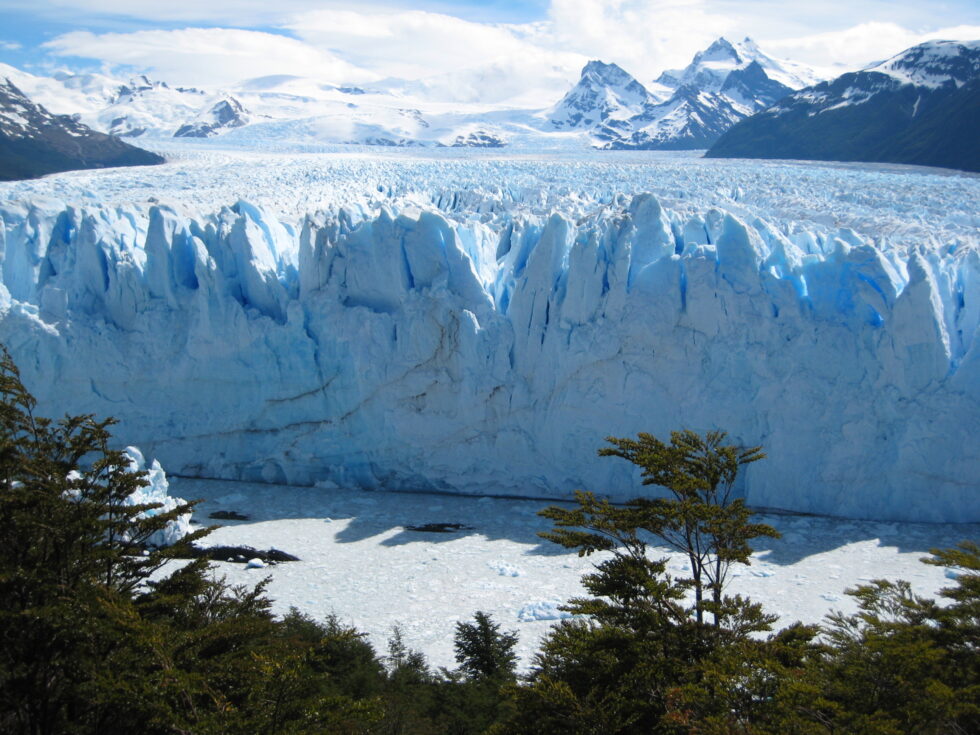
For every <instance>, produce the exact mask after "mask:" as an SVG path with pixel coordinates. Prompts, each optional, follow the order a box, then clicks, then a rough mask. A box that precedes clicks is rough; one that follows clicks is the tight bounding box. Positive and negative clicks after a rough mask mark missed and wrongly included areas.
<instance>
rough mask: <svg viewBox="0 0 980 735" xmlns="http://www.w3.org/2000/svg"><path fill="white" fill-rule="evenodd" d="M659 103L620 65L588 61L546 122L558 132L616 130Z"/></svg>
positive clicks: (660, 100)
mask: <svg viewBox="0 0 980 735" xmlns="http://www.w3.org/2000/svg"><path fill="white" fill-rule="evenodd" d="M662 101H663V99H658V98H657V97H654V96H653V95H652V94H651V93H650V92H649V91H647V88H646V87H644V86H643V85H642V84H640V83H639V82H638V81H637V80H636V79H634V78H633V77H632V76H631V75H630V74H628V73H627V72H625V71H624V70H623V69H622V67H620V66H619V65H617V64H605V63H603V62H601V61H590V62H589V63H588V64H586V65H585V67H584V68H583V69H582V77H581V78H580V79H579V81H578V83H577V84H576V85H575V86H574V87H572V89H571V90H570V91H569V92H568V93H567V94H566V95H565V96H564V97H562V99H561V100H560V101H559V102H558V104H557V105H555V106H554V108H552V110H551V111H550V112H549V114H548V119H549V120H550V121H551V124H552V125H553V126H554V127H555V128H557V129H559V130H562V129H571V128H577V129H591V128H596V127H601V126H604V125H608V124H610V123H612V125H613V127H614V128H615V127H617V126H618V124H619V123H622V122H628V121H629V120H632V119H633V118H635V117H637V116H639V115H643V114H645V113H647V111H648V110H650V109H651V108H653V107H655V106H656V105H657V104H658V103H660V102H662Z"/></svg>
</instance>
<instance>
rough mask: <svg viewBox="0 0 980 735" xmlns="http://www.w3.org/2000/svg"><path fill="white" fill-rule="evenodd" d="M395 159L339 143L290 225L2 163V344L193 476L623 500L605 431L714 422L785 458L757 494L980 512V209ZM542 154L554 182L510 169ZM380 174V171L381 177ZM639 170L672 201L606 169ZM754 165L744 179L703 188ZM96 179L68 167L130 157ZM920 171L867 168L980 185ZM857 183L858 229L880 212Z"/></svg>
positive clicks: (898, 512)
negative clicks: (909, 224)
mask: <svg viewBox="0 0 980 735" xmlns="http://www.w3.org/2000/svg"><path fill="white" fill-rule="evenodd" d="M323 160H328V159H323ZM339 163H340V161H337V164H339ZM253 164H254V162H251V161H250V162H249V163H248V165H249V170H250V171H252V170H254V168H255V166H254V165H253ZM389 164H390V165H385V166H380V165H379V166H377V168H374V167H373V166H374V164H372V163H371V162H370V161H367V162H353V163H348V165H349V166H350V168H349V169H348V170H347V171H346V172H345V174H344V175H343V177H341V178H342V179H343V181H342V182H335V184H336V185H338V186H339V184H340V183H343V184H344V185H345V186H351V184H352V183H353V187H352V188H349V189H347V193H346V194H341V193H340V192H341V188H334V190H333V192H334V193H333V195H332V196H333V199H332V202H333V204H332V206H328V207H325V208H324V209H323V211H321V212H319V213H311V214H309V215H305V216H301V217H298V218H297V217H294V216H283V215H280V214H277V211H280V212H281V211H284V210H283V208H282V207H281V206H279V207H277V208H275V209H272V208H269V207H267V206H266V204H264V203H263V200H262V199H261V198H259V199H256V201H257V202H258V206H256V204H252V203H249V202H247V201H239V202H238V203H236V204H235V205H234V206H231V207H222V208H220V209H218V210H213V209H212V210H211V211H207V210H201V209H200V208H198V207H196V206H195V207H188V206H187V205H186V204H182V203H181V202H179V201H175V202H174V203H173V205H172V206H163V205H159V204H154V203H152V202H150V203H143V204H137V203H135V202H134V201H133V200H132V198H131V197H129V195H127V196H126V197H120V201H122V200H124V199H127V197H129V199H128V200H129V203H128V204H126V203H120V204H116V205H111V206H97V205H95V206H93V205H77V204H73V205H59V204H57V203H56V202H52V201H51V200H50V199H49V200H47V202H45V200H44V199H42V198H39V196H38V195H39V194H40V192H41V191H42V190H44V189H45V187H46V188H47V190H48V191H49V192H51V191H53V190H54V189H56V188H57V186H58V184H59V181H58V180H57V177H55V178H54V179H52V180H50V181H46V182H44V183H34V184H33V185H32V186H30V187H28V186H27V185H19V186H8V187H7V188H6V189H4V191H5V192H7V195H8V196H11V195H12V194H14V193H16V192H21V193H26V192H28V191H33V192H35V193H34V194H33V195H32V196H31V197H30V198H29V199H20V198H19V197H16V196H11V198H10V199H8V200H7V201H8V204H7V205H5V206H4V207H3V208H2V217H3V220H4V225H3V232H4V238H5V239H4V243H3V245H4V260H3V283H4V289H5V290H6V293H4V300H3V307H2V314H3V317H2V321H0V339H2V340H3V341H4V342H5V343H7V344H8V345H9V346H10V347H11V349H12V350H13V352H14V355H15V357H16V358H17V359H18V360H19V361H20V363H21V367H22V370H23V372H24V376H25V382H26V383H27V384H28V385H29V386H30V387H31V389H32V390H34V391H35V392H37V393H38V394H39V396H40V397H41V399H42V401H43V406H42V407H49V408H53V409H54V410H55V412H63V411H71V412H82V411H85V412H88V411H92V412H96V413H99V414H102V415H105V414H112V415H116V416H117V417H119V418H120V419H121V421H122V423H121V426H120V427H119V434H120V436H125V437H126V439H127V441H133V442H137V443H139V444H140V445H141V446H144V447H146V448H147V449H148V450H149V451H152V453H153V454H154V455H155V456H157V457H160V459H161V460H162V461H163V462H164V463H165V464H166V466H167V467H168V468H169V469H170V470H171V471H172V472H176V473H178V474H196V475H203V476H211V477H225V478H235V479H246V480H259V479H261V480H265V481H275V482H284V481H285V482H290V483H299V484H306V483H309V484H312V483H314V482H316V481H325V480H327V481H333V482H336V483H338V484H341V485H356V486H361V487H388V488H396V489H437V490H446V491H453V492H466V493H510V494H551V495H563V494H566V493H568V492H569V491H570V490H572V489H574V488H576V487H586V488H589V489H594V490H596V491H598V492H607V493H610V494H612V495H614V496H618V497H624V496H627V495H630V494H631V493H633V492H635V490H636V488H637V487H638V485H637V483H636V478H635V477H633V476H632V475H631V473H630V468H629V467H627V466H624V465H625V464H626V463H616V462H614V461H611V460H597V459H596V457H595V454H594V452H595V450H596V449H597V448H598V447H599V446H600V445H601V444H602V439H603V437H604V436H606V435H608V434H614V435H629V434H633V433H635V432H637V431H651V432H655V433H661V434H662V433H664V432H667V431H669V430H671V429H675V428H679V427H681V426H687V427H691V428H695V429H698V430H705V429H709V428H715V427H718V428H722V429H725V430H727V431H729V432H730V433H731V435H732V436H733V437H734V438H735V439H736V440H738V441H742V442H745V443H752V444H755V443H759V444H762V445H764V446H765V448H766V451H767V452H768V454H769V459H768V460H766V461H765V462H762V463H758V464H757V465H753V466H752V468H751V469H750V471H749V472H748V473H747V475H746V478H745V486H744V488H743V492H744V493H745V494H746V497H747V498H748V500H749V502H751V503H754V504H757V505H762V506H771V507H780V508H786V509H792V510H800V511H815V512H827V513H835V514H842V515H851V516H861V517H874V518H892V519H913V518H914V519H920V520H926V519H928V520H943V519H944V520H962V521H967V520H977V519H978V518H980V499H978V496H977V491H976V486H975V470H976V467H977V466H978V463H980V456H978V453H980V450H978V447H977V444H976V442H975V435H976V430H977V425H976V416H977V415H980V413H978V410H977V409H978V403H980V347H978V345H980V340H977V339H976V336H977V325H978V321H980V256H978V252H977V240H976V234H975V233H976V221H975V214H974V215H973V216H974V220H973V221H972V223H971V222H970V221H969V219H968V218H969V216H970V215H968V214H966V212H967V210H968V209H969V208H968V207H967V208H966V209H963V213H958V210H957V208H956V207H955V206H953V207H951V208H950V209H949V210H948V212H947V217H948V218H949V220H948V224H940V221H939V220H937V221H935V222H933V229H934V230H935V229H936V227H937V226H938V227H939V228H940V229H939V231H938V232H937V235H936V239H935V241H934V242H933V243H931V244H930V243H929V242H928V241H927V240H925V239H920V238H917V237H915V238H910V239H912V240H918V241H919V243H920V245H919V246H918V247H909V246H908V245H905V244H902V241H903V240H905V237H904V236H902V237H899V238H897V241H896V240H876V239H875V238H872V237H870V236H868V235H862V234H860V233H858V232H855V231H853V230H847V229H836V228H835V227H834V226H832V225H831V226H827V225H820V224H819V223H817V222H808V223H806V224H805V225H801V224H800V222H799V221H797V222H795V223H794V222H793V221H791V220H784V219H782V218H781V217H766V216H760V215H758V214H753V210H754V209H755V208H756V206H757V203H758V202H760V201H764V198H765V197H766V196H769V195H772V196H773V197H774V199H775V200H782V201H786V199H787V197H788V196H791V195H792V194H791V192H792V190H793V187H797V188H798V187H801V186H804V185H805V182H807V181H811V180H816V181H819V182H820V183H819V186H817V190H822V191H824V192H827V193H829V194H830V195H832V196H836V195H835V194H834V192H835V191H836V192H843V191H860V190H862V187H861V185H860V184H859V182H858V181H856V180H854V179H855V178H856V175H851V180H848V173H847V171H846V170H844V171H841V172H834V170H832V169H802V170H800V169H792V168H789V167H786V166H775V165H774V166H769V167H763V166H759V167H754V168H753V167H749V166H745V165H742V166H741V167H733V166H721V165H719V166H717V167H715V166H714V165H712V164H707V163H698V164H696V165H695V164H691V163H683V162H682V163H680V164H677V165H676V167H675V168H672V167H671V166H668V165H665V166H663V167H661V168H658V167H651V168H649V169H635V168H631V167H630V166H625V167H624V168H622V169H617V168H615V167H596V168H595V169H594V170H593V169H592V168H591V167H590V166H587V165H572V164H558V163H556V164H553V165H549V164H546V163H542V162H540V161H539V162H527V163H526V164H522V163H520V162H515V163H511V164H506V163H501V162H489V161H488V162H486V163H483V164H481V163H479V162H465V163H463V162H460V163H458V164H453V163H452V162H450V161H431V162H421V161H403V162H402V163H390V162H389ZM335 165H336V164H335ZM269 167H270V169H271V168H273V167H277V173H278V174H279V175H281V174H282V168H283V162H282V161H279V162H278V163H276V162H270V164H269ZM166 168H167V170H169V171H170V175H172V176H175V178H177V179H180V178H182V177H180V176H177V174H179V173H180V172H181V169H180V168H179V167H178V168H177V169H176V170H175V169H174V167H166ZM525 168H526V170H527V171H528V174H529V175H533V176H534V177H536V178H537V180H538V181H539V182H540V181H541V180H542V178H547V179H551V180H552V181H553V184H552V185H551V186H549V187H547V190H545V189H542V188H538V189H537V190H535V189H533V188H531V187H523V186H520V185H519V182H520V180H521V175H523V174H522V173H521V172H522V171H524V169H525ZM241 170H242V168H241V165H240V166H239V168H238V171H239V173H240V172H241ZM324 170H325V169H324V164H323V162H322V161H314V162H313V165H312V167H311V168H310V170H309V171H307V172H305V173H300V172H297V175H299V176H307V175H310V174H311V173H312V172H314V171H317V172H322V171H324ZM183 171H184V173H185V174H186V172H187V169H186V168H184V169H183ZM218 171H219V172H220V169H218ZM372 171H375V172H376V173H377V174H378V175H380V176H387V178H388V180H389V182H390V183H389V188H388V189H387V190H386V191H384V192H382V191H379V190H378V189H377V188H376V189H375V192H374V198H373V199H372V198H371V197H370V196H369V192H368V186H369V185H370V184H371V179H370V176H371V175H372V174H371V173H370V172H372ZM467 172H469V173H467ZM532 172H533V174H532ZM647 172H648V175H649V179H647V180H646V181H648V182H651V183H652V182H657V183H656V187H657V190H658V191H659V192H660V193H659V196H652V195H650V194H643V193H638V194H635V195H615V194H613V195H611V196H610V195H607V194H605V193H603V189H601V188H598V187H599V186H600V185H603V184H604V185H608V186H609V187H610V189H615V188H618V187H623V188H625V187H626V186H627V185H628V184H627V182H629V181H631V180H632V181H633V186H635V187H636V186H641V185H642V183H643V182H644V179H643V178H642V175H641V174H643V173H647ZM734 174H737V175H738V177H739V178H740V180H741V181H743V182H744V184H745V187H746V190H744V191H743V190H734V189H732V188H731V187H730V186H729V187H728V188H727V190H726V191H727V193H726V194H725V195H724V196H723V197H719V199H718V201H719V202H720V203H723V204H724V206H711V205H710V204H705V202H709V201H711V200H712V199H713V198H714V196H715V195H714V194H713V193H712V191H711V189H710V187H711V185H712V181H713V179H714V178H715V177H717V180H718V181H719V182H720V181H726V180H727V181H731V180H732V176H733V175H734ZM229 175H230V174H229ZM86 176H87V177H88V178H85V179H82V178H81V177H80V175H76V176H75V177H65V178H63V179H61V182H60V183H62V184H64V183H67V182H70V181H72V180H74V181H81V180H85V181H102V182H103V183H104V185H105V186H109V182H111V181H113V180H114V179H113V174H112V173H111V172H107V174H106V175H104V176H102V177H96V176H92V175H86ZM402 176H404V179H403V180H402V179H401V177H402ZM467 176H472V177H473V178H474V179H477V180H480V181H484V182H487V181H499V182H501V184H503V183H504V182H507V184H508V185H507V186H503V187H501V188H484V189H482V190H481V189H479V187H466V186H463V185H462V182H463V181H464V180H465V178H466V177H467ZM617 177H618V178H617ZM591 179H594V180H595V182H596V184H594V185H593V184H589V185H588V186H587V187H586V186H585V185H584V184H583V182H586V181H589V180H591ZM928 179H929V185H928V186H927V185H926V183H925V182H923V183H922V184H921V185H920V184H918V183H917V181H916V180H915V178H914V177H910V178H904V177H902V176H901V175H895V177H894V178H892V179H889V180H888V181H885V178H884V177H881V178H880V179H877V180H876V181H875V184H876V185H877V186H879V187H880V186H881V185H883V184H885V183H888V184H890V186H891V187H892V193H891V194H889V196H890V197H891V201H892V202H893V205H892V206H893V208H894V209H895V212H896V214H895V215H894V216H896V218H897V219H902V218H903V217H904V215H902V214H900V207H901V206H903V205H900V204H899V202H902V201H905V200H906V199H907V200H908V201H909V202H910V204H909V206H911V202H912V201H914V202H915V205H916V207H917V208H918V209H919V211H920V212H925V211H928V208H929V206H930V204H929V197H930V196H936V197H939V198H940V199H942V198H944V197H946V196H949V195H950V194H951V193H953V192H955V194H954V197H957V198H958V199H959V200H962V201H964V202H966V201H969V197H970V196H971V194H970V193H969V192H970V191H973V192H974V193H975V182H974V180H972V179H950V183H949V185H948V187H944V186H943V185H942V181H943V180H942V179H940V178H939V177H928ZM184 180H185V181H188V179H186V178H184ZM161 181H162V184H163V186H162V187H161V189H160V190H159V191H158V196H166V191H167V189H166V182H167V179H166V176H162V177H161ZM310 181H311V189H310V190H309V191H308V192H307V195H308V196H311V195H313V194H315V183H316V182H315V179H311V180H310ZM411 181H415V182H416V183H415V187H416V188H415V189H414V190H413V189H411V188H409V187H410V183H409V182H411ZM425 181H428V182H429V183H427V184H425V183H423V184H420V183H419V182H425ZM572 181H575V182H577V184H578V188H575V189H572V188H568V187H567V186H566V184H565V183H564V182H572ZM845 181H846V182H847V183H846V184H845V183H844V182H845ZM435 182H438V184H436V183H435ZM515 182H516V183H515ZM681 182H685V183H684V184H683V185H681ZM833 182H837V184H836V186H839V187H840V188H837V189H835V188H833V187H832V186H831V184H832V183H833ZM869 182H870V180H865V182H864V188H865V189H867V190H868V191H870V192H873V191H876V188H875V186H874V185H871V184H870V183H869ZM286 183H287V182H285V181H282V180H280V185H285V184H286ZM133 186H134V187H135V189H134V191H135V190H136V189H138V188H139V187H138V184H136V183H134V184H133ZM258 186H260V187H262V188H271V187H269V185H268V184H262V182H261V181H260V182H259V184H258ZM539 186H540V184H539ZM593 186H595V187H597V188H592V187H593ZM357 187H363V188H360V189H358V188H357ZM698 187H702V188H698ZM705 187H707V188H705ZM964 187H965V188H964ZM971 187H973V188H972V189H971ZM110 188H111V187H110ZM294 188H295V187H294ZM379 188H380V187H379ZM930 188H934V189H936V190H937V191H936V192H935V193H934V194H932V195H930V194H929V193H928V192H929V190H930ZM621 190H623V189H621ZM626 190H628V189H626ZM638 190H639V191H642V189H638ZM358 191H360V192H361V193H360V194H358V193H357V192H358ZM684 195H686V196H687V197H691V199H690V200H689V199H687V198H685V196H684ZM185 196H186V197H190V196H191V194H187V195H185ZM863 196H864V197H872V198H873V196H874V195H872V194H868V195H863ZM803 198H805V197H803ZM264 201H265V202H266V203H268V202H269V201H272V200H271V199H266V200H264ZM837 201H838V208H839V209H840V218H841V219H843V220H847V218H848V217H849V216H850V217H851V218H852V221H854V222H857V221H858V220H859V219H860V217H859V216H858V215H855V214H854V213H855V212H857V211H860V210H861V208H862V207H864V206H865V205H867V206H868V207H869V210H875V211H880V209H881V207H880V206H878V205H877V204H876V203H875V202H874V201H871V200H870V199H869V200H868V201H867V202H865V201H864V200H863V198H862V197H860V196H856V195H855V197H854V198H852V199H850V200H848V199H845V198H841V199H838V200H837ZM964 206H966V205H964ZM819 207H820V208H821V209H825V210H826V209H827V204H826V203H820V204H819ZM726 210H727V211H726ZM849 213H850V214H849ZM964 217H965V218H967V219H962V220H961V219H960V218H964ZM875 229H876V230H877V232H878V233H881V232H883V228H881V227H878V228H875ZM907 232H909V231H907ZM954 233H959V234H954Z"/></svg>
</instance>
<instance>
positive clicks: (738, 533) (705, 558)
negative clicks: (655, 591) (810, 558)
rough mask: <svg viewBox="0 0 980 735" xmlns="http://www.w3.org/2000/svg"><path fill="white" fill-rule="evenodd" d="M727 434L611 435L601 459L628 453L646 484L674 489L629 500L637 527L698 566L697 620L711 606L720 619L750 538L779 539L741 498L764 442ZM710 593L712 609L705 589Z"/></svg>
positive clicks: (694, 571)
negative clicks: (744, 473) (743, 442)
mask: <svg viewBox="0 0 980 735" xmlns="http://www.w3.org/2000/svg"><path fill="white" fill-rule="evenodd" d="M726 437H727V434H725V433H724V432H721V431H709V432H708V433H707V434H705V435H704V436H703V437H702V436H701V435H699V434H697V433H695V432H693V431H687V430H685V431H674V432H671V435H670V444H666V443H665V442H663V441H661V440H660V439H657V438H656V437H654V436H651V435H650V434H645V433H641V434H639V435H638V436H637V438H636V439H620V438H617V437H608V438H607V439H606V441H608V442H609V443H610V444H612V445H613V446H612V447H606V448H603V449H600V450H599V456H601V457H622V458H623V459H627V460H629V461H630V462H632V463H633V464H635V465H637V466H639V467H641V468H642V470H643V472H642V475H643V484H644V485H658V486H660V487H664V488H666V489H667V490H668V491H670V493H671V495H672V497H671V498H637V499H635V500H632V501H630V503H629V504H628V506H629V508H630V510H631V511H633V512H634V514H635V516H636V521H637V524H636V525H637V527H638V528H640V529H643V530H645V531H648V532H649V533H651V534H653V535H654V536H656V537H657V538H659V539H660V540H662V541H663V542H664V543H666V544H667V546H669V547H670V548H672V549H674V550H675V551H679V552H681V553H682V554H684V555H685V556H686V557H687V559H688V562H689V565H690V569H691V581H692V584H693V587H694V595H695V611H696V614H697V619H698V622H701V621H702V620H703V619H704V612H705V611H706V610H707V609H709V608H710V609H711V611H712V613H713V617H714V623H715V625H716V626H717V625H718V624H719V622H720V612H721V610H720V607H721V602H722V600H721V597H722V590H723V588H724V586H725V582H726V581H727V579H728V571H729V569H730V567H731V565H732V563H734V562H738V563H740V564H749V563H750V561H749V557H750V556H751V555H752V547H751V546H750V542H751V541H752V540H753V539H756V538H759V537H765V536H768V537H770V538H778V537H779V533H778V532H777V531H776V530H775V529H774V528H772V527H771V526H768V525H765V524H761V523H751V522H750V520H749V519H750V518H751V515H752V512H751V511H750V510H749V509H748V507H746V505H745V501H744V500H743V499H742V498H736V497H734V494H733V491H734V488H735V481H736V478H737V477H738V473H739V470H740V468H742V467H743V466H745V465H748V464H752V463H753V462H758V461H759V460H761V459H764V458H765V456H766V455H765V454H764V453H763V452H762V447H743V446H739V445H735V444H725V443H724V442H725V439H726ZM706 591H707V592H708V593H709V594H710V595H711V602H712V604H711V605H710V606H708V605H705V603H704V594H705V592H706Z"/></svg>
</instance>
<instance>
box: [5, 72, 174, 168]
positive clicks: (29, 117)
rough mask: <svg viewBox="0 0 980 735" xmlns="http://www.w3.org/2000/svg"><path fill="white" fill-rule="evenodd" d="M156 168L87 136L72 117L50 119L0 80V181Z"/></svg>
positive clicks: (114, 142) (96, 135) (91, 133)
mask: <svg viewBox="0 0 980 735" xmlns="http://www.w3.org/2000/svg"><path fill="white" fill-rule="evenodd" d="M155 163H163V158H161V157H160V156H158V155H157V154H155V153H150V152H149V151H145V150H143V149H141V148H136V147H134V146H131V145H129V144H127V143H124V142H123V141H121V140H119V139H118V138H115V137H113V136H110V135H106V134H104V133H100V132H97V131H95V130H92V129H91V128H89V127H88V126H86V125H84V124H82V123H80V122H79V121H78V120H77V119H75V118H74V117H70V116H67V115H52V114H51V113H50V112H48V111H47V110H46V109H45V108H44V107H42V106H40V105H37V104H35V103H34V102H32V101H31V100H30V99H28V97H27V96H26V95H24V93H23V92H21V91H20V90H19V89H18V88H17V87H16V86H14V84H13V83H12V82H10V81H9V80H7V79H0V180H5V181H9V180H14V179H28V178H35V177H38V176H43V175H44V174H50V173H55V172H57V171H71V170H75V169H86V168H105V167H110V166H144V165H149V164H155Z"/></svg>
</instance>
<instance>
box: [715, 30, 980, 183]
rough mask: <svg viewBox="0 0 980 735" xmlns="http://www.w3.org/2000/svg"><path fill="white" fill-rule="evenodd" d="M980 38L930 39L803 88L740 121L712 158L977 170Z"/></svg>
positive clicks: (979, 165) (721, 140) (979, 151)
mask: <svg viewBox="0 0 980 735" xmlns="http://www.w3.org/2000/svg"><path fill="white" fill-rule="evenodd" d="M978 109H980V41H967V42H958V41H929V42H926V43H923V44H920V45H918V46H914V47H912V48H910V49H907V50H905V51H903V52H902V53H900V54H898V55H896V56H894V57H892V58H890V59H888V60H886V61H883V62H881V63H879V64H875V65H873V66H871V67H868V68H867V69H864V70H861V71H858V72H852V73H848V74H844V75H842V76H839V77H837V78H836V79H834V80H832V81H828V82H822V83H820V84H817V85H815V86H811V87H807V88H805V89H802V90H800V91H798V92H795V93H794V94H792V95H790V96H788V97H787V98H785V99H783V100H781V101H780V102H779V104H777V105H775V106H774V107H772V108H770V109H768V110H766V111H764V112H762V113H760V114H758V115H756V116H754V117H751V118H749V119H747V120H744V121H742V122H740V123H739V124H738V125H735V126H734V127H732V129H731V130H729V131H728V132H727V133H725V135H723V136H722V137H721V138H719V140H718V141H717V142H716V143H715V145H714V146H713V147H712V148H711V149H710V150H709V151H708V153H707V155H708V156H711V157H716V158H791V159H811V160H823V161H869V162H886V163H910V164H919V165H927V166H944V167H948V168H959V169H963V170H967V171H980V136H978V135H977V127H976V125H977V122H976V121H977V120H978V119H980V117H978Z"/></svg>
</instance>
